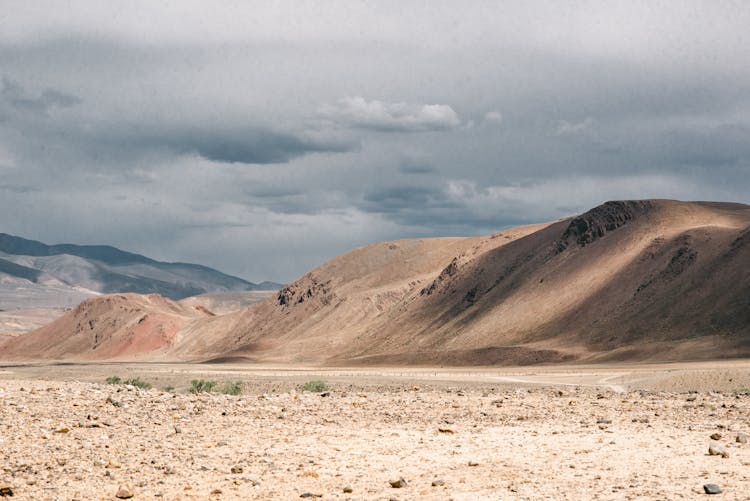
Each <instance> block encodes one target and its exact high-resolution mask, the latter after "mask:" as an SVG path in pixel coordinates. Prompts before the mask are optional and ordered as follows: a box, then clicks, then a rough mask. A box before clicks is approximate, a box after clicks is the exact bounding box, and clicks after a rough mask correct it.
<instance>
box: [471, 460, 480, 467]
mask: <svg viewBox="0 0 750 501" xmlns="http://www.w3.org/2000/svg"><path fill="white" fill-rule="evenodd" d="M469 466H479V463H477V462H476V461H469Z"/></svg>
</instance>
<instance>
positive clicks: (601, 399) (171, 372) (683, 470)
mask: <svg viewBox="0 0 750 501" xmlns="http://www.w3.org/2000/svg"><path fill="white" fill-rule="evenodd" d="M111 375H119V376H121V377H123V378H126V377H134V376H139V377H141V378H142V379H143V380H146V381H150V382H152V383H154V384H155V385H156V386H157V387H159V388H161V387H163V386H166V385H171V386H177V393H176V394H173V393H170V392H163V391H159V390H157V389H153V390H148V391H143V390H138V389H135V388H132V387H125V386H122V385H108V384H105V383H103V380H104V378H105V377H107V376H111ZM196 378H201V379H212V380H217V381H223V380H241V381H243V382H245V393H244V394H243V395H241V396H238V397H234V396H227V395H221V394H210V395H208V394H202V395H192V394H189V393H186V392H185V389H186V388H187V386H189V382H190V380H191V379H196ZM311 379H324V380H325V381H327V382H328V383H329V386H330V394H328V395H327V396H321V395H319V394H317V393H309V392H301V390H300V386H301V384H302V383H303V382H305V381H308V380H311ZM749 381H750V364H748V363H745V362H731V363H717V364H707V363H702V364H680V365H674V366H643V365H641V366H618V367H614V368H597V367H576V366H568V367H556V368H538V367H537V368H522V369H502V370H496V369H472V370H468V369H460V370H452V369H450V370H449V369H444V368H441V369H432V370H427V369H382V368H379V369H368V370H349V369H346V370H342V369H336V370H325V369H314V368H283V367H260V368H259V367H251V366H234V365H211V366H209V365H200V366H195V365H120V364H103V365H93V366H81V365H62V366H33V367H28V366H27V367H7V366H5V367H3V368H0V388H2V390H1V391H0V467H2V470H0V483H2V482H6V483H8V484H10V486H11V487H12V489H13V490H14V492H15V494H16V497H15V498H14V499H114V496H115V493H116V492H117V490H118V487H119V486H120V484H128V485H129V486H130V488H131V489H132V490H133V492H134V494H135V497H134V499H158V498H161V499H209V498H210V499H298V498H299V497H300V496H301V495H302V494H305V493H310V494H315V495H322V496H323V497H322V498H323V499H390V498H393V499H404V500H405V499H441V500H442V499H450V498H452V499H456V500H461V499H466V500H469V499H471V500H473V499H516V498H518V499H628V498H631V499H634V498H647V499H653V498H660V499H693V498H695V497H696V496H698V495H703V494H701V493H702V492H703V490H702V486H703V484H705V483H709V482H710V483H716V484H720V485H721V486H722V488H723V489H724V494H723V495H722V496H718V497H719V498H722V497H723V498H724V499H747V496H748V494H747V493H749V492H750V446H749V445H747V444H740V443H736V442H735V437H736V435H737V433H739V432H745V433H748V432H750V396H748V395H744V394H737V392H738V391H739V392H740V393H741V392H742V391H744V390H742V388H743V385H744V388H748V387H750V383H749ZM641 388H651V390H645V391H644V390H642V389H641ZM654 389H656V390H654ZM660 389H670V390H671V391H674V392H670V393H667V392H664V391H661V390H660ZM692 389H698V390H700V391H701V392H700V393H697V394H696V393H687V391H688V390H692ZM709 389H710V390H722V392H721V393H719V392H714V391H710V392H709V391H708V390H709ZM623 390H624V392H622V391H623ZM677 391H679V393H678V392H677ZM65 429H67V432H64V431H63V430H65ZM177 430H179V433H177V432H176V431H177ZM715 432H717V433H721V434H722V438H721V439H720V440H719V442H720V444H721V445H722V446H723V447H725V449H726V451H727V452H728V454H729V457H728V458H722V457H720V456H709V455H708V454H707V451H708V446H709V443H710V442H711V440H710V438H709V435H710V434H712V433H715ZM233 467H234V473H233V472H232V471H233V470H232V468H233ZM240 469H241V472H240ZM399 477H403V478H404V479H405V480H406V481H407V483H408V485H407V486H406V487H404V488H392V487H391V486H390V484H389V481H390V480H395V479H398V478H399ZM433 482H436V483H438V484H440V483H441V482H444V484H443V485H437V486H433V485H432V483H433ZM344 487H351V488H352V491H353V492H352V493H344ZM212 492H213V494H212Z"/></svg>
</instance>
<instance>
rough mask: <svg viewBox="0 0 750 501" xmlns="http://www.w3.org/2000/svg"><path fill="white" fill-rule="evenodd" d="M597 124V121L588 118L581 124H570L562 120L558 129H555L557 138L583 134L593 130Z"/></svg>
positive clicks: (558, 123)
mask: <svg viewBox="0 0 750 501" xmlns="http://www.w3.org/2000/svg"><path fill="white" fill-rule="evenodd" d="M595 124H596V120H594V119H593V118H591V117H586V118H585V119H584V120H582V121H580V122H569V121H567V120H560V121H559V122H557V128H556V129H555V135H556V136H570V135H575V134H581V133H583V132H586V131H589V130H591V129H592V128H593V127H594V125H595Z"/></svg>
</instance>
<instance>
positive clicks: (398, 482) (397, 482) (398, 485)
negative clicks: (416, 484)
mask: <svg viewBox="0 0 750 501" xmlns="http://www.w3.org/2000/svg"><path fill="white" fill-rule="evenodd" d="M388 483H389V484H391V487H393V488H394V489H401V488H403V487H406V486H407V485H409V484H407V482H406V480H404V477H399V478H398V479H397V480H389V481H388Z"/></svg>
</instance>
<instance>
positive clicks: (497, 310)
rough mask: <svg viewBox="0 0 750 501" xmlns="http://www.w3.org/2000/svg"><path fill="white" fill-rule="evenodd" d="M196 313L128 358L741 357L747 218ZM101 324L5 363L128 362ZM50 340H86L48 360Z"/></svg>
mask: <svg viewBox="0 0 750 501" xmlns="http://www.w3.org/2000/svg"><path fill="white" fill-rule="evenodd" d="M101 301H106V298H95V299H90V300H89V302H92V304H100V302H101ZM129 301H134V299H129ZM139 307H142V306H139ZM143 307H144V308H146V309H147V310H148V309H149V308H154V307H152V306H149V305H146V306H143ZM159 308H162V307H159ZM196 308H197V307H195V306H193V310H195V311H194V312H191V316H190V318H187V319H186V320H185V322H184V324H181V325H179V326H177V327H176V329H177V331H176V332H175V333H174V335H170V336H168V340H167V341H165V342H164V343H161V344H159V350H158V351H149V350H142V351H140V352H139V355H138V358H139V359H157V358H158V359H160V360H164V359H174V360H209V359H215V360H232V359H246V360H254V361H267V362H279V363H303V364H327V365H344V364H346V365H356V364H395V365H398V364H409V365H415V364H416V365H420V364H421V365H435V364H445V365H495V364H504V365H515V364H533V363H554V362H573V361H577V362H599V361H614V360H616V361H620V360H627V361H657V360H659V361H668V360H698V359H716V358H731V357H746V356H750V206H747V205H742V204H731V203H713V202H679V201H672V200H636V201H613V202H607V203H605V204H603V205H600V206H598V207H595V208H593V209H592V210H590V211H588V212H586V213H583V214H581V215H578V216H575V217H571V218H566V219H563V220H560V221H556V222H552V223H545V224H539V225H532V226H526V227H521V228H515V229H512V230H504V231H502V232H499V233H496V234H493V235H489V236H485V237H472V238H437V239H415V240H401V241H394V242H383V243H379V244H374V245H371V246H368V247H363V248H360V249H355V250H353V251H350V252H348V253H346V254H344V255H342V256H339V257H337V258H335V259H332V260H331V261H329V262H327V263H325V264H323V265H321V266H319V267H317V268H315V269H313V270H311V271H310V272H308V273H307V274H305V275H304V276H302V277H300V278H299V279H298V280H296V281H295V282H294V283H292V284H290V285H288V286H287V287H284V288H283V289H281V290H280V291H279V292H278V293H277V294H275V295H274V296H272V297H271V298H269V299H266V300H265V301H263V302H261V303H258V304H255V305H251V306H248V307H247V308H244V309H242V310H239V311H234V312H231V313H227V314H224V315H221V314H214V312H210V311H209V312H204V311H198V310H197V309H196ZM144 311H145V310H144ZM148 311H151V310H148ZM154 311H156V310H154ZM159 311H161V310H159ZM97 315H98V314H97V313H96V312H95V311H94V308H93V307H91V308H88V309H87V310H85V311H83V310H77V311H73V312H70V313H68V314H67V315H66V316H65V317H63V318H62V319H60V320H58V321H56V322H54V323H52V324H50V325H49V326H47V327H45V328H44V329H42V330H38V331H35V332H32V333H30V334H26V335H24V336H21V337H20V338H16V339H13V340H11V341H9V342H8V343H7V344H6V345H5V346H4V347H3V350H2V354H1V355H0V356H2V357H5V358H16V359H17V358H30V359H35V358H55V359H107V358H123V357H124V358H129V357H131V355H129V354H128V353H130V352H125V354H124V355H122V354H121V353H120V352H118V351H117V350H110V349H108V348H104V347H103V346H106V343H104V344H102V343H101V342H99V344H98V345H96V347H92V346H93V340H94V338H96V337H99V338H101V336H105V335H106V334H107V333H108V332H109V328H108V327H107V326H106V325H104V326H103V325H102V324H101V322H99V316H97ZM108 318H109V317H108ZM88 322H93V326H92V327H91V328H90V329H88V330H87V329H85V328H84V329H83V330H82V331H75V332H78V334H74V333H73V331H71V328H70V325H83V326H84V327H85V326H86V325H88ZM53 333H54V334H55V335H58V336H61V339H67V337H72V336H76V335H77V336H81V334H83V337H84V338H85V339H88V340H89V341H88V342H87V344H85V345H80V346H79V345H76V347H71V348H70V349H66V350H64V351H60V350H55V351H54V352H50V351H49V347H48V346H49V345H48V344H47V342H46V341H45V339H48V338H49V337H50V336H51V335H52V334H53ZM153 335H155V336H158V335H159V334H158V332H154V334H153ZM87 336H88V337H87ZM141 336H146V335H145V334H141ZM146 337H148V336H146ZM160 339H161V338H160ZM60 342H62V341H58V344H59V343H60ZM81 346H85V349H83V348H82V347H81ZM113 353H114V354H113Z"/></svg>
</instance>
